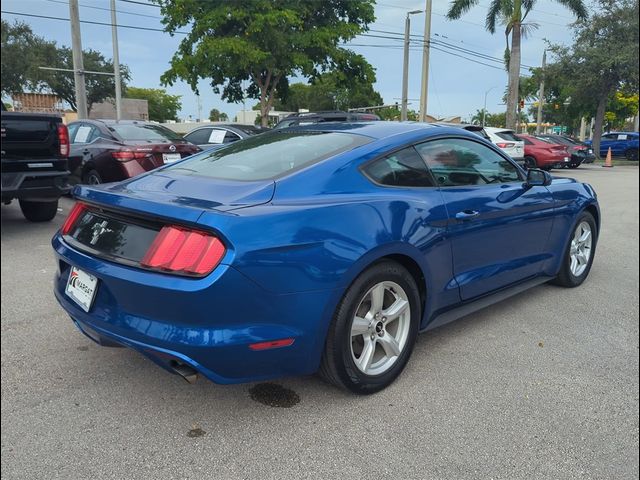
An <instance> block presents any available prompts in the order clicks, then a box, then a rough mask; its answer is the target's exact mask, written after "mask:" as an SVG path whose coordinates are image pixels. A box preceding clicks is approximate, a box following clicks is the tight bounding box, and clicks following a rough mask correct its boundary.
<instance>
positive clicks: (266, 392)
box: [249, 383, 300, 408]
mask: <svg viewBox="0 0 640 480" xmlns="http://www.w3.org/2000/svg"><path fill="white" fill-rule="evenodd" d="M249 395H251V398H252V400H255V401H256V402H259V403H262V404H264V405H267V406H269V407H278V408H291V407H293V406H294V405H296V404H297V403H300V396H299V395H298V394H297V393H296V392H294V391H293V390H291V389H289V388H285V387H283V386H282V385H278V384H276V383H259V384H257V385H254V386H253V387H251V388H250V389H249Z"/></svg>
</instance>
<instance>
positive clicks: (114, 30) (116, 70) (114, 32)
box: [111, 0, 122, 121]
mask: <svg viewBox="0 0 640 480" xmlns="http://www.w3.org/2000/svg"><path fill="white" fill-rule="evenodd" d="M111 41H112V42H113V74H114V80H115V82H116V121H120V119H121V118H122V85H121V84H120V54H119V53H118V26H117V20H116V0H111Z"/></svg>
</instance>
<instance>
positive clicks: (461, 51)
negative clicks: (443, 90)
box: [359, 33, 535, 70]
mask: <svg viewBox="0 0 640 480" xmlns="http://www.w3.org/2000/svg"><path fill="white" fill-rule="evenodd" d="M359 36H362V37H373V38H384V39H388V40H402V39H401V38H397V37H389V36H383V35H373V34H366V33H363V34H360V35H359ZM412 44H413V45H422V44H424V41H423V40H422V41H418V40H412ZM429 44H430V45H431V48H436V47H435V46H436V45H437V46H439V47H440V48H436V50H439V51H441V52H444V53H449V54H450V55H453V56H456V57H460V58H464V59H467V60H470V61H473V62H474V63H479V64H480V65H485V66H488V67H492V68H496V69H498V70H503V69H504V67H502V66H500V67H498V66H495V65H489V64H486V63H484V62H481V61H478V60H473V59H470V58H468V57H465V56H463V55H462V54H465V55H470V56H472V57H475V58H479V59H481V60H485V61H491V62H495V63H499V64H501V65H504V60H503V59H499V58H497V57H490V56H488V55H484V54H480V53H478V52H474V51H473V50H468V49H462V48H461V47H457V46H455V45H450V44H447V43H446V42H441V41H439V40H434V39H431V40H430V42H429ZM385 47H387V46H385ZM387 48H388V47H387ZM392 48H395V47H392ZM444 49H449V50H453V51H455V52H458V53H457V54H454V53H453V52H451V51H449V50H444ZM529 68H535V67H531V66H529V65H521V66H520V69H521V70H528V69H529Z"/></svg>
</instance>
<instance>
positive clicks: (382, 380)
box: [318, 261, 421, 394]
mask: <svg viewBox="0 0 640 480" xmlns="http://www.w3.org/2000/svg"><path fill="white" fill-rule="evenodd" d="M420 305H421V304H420V292H419V291H418V287H417V286H416V282H415V280H414V279H413V277H412V276H411V274H410V273H409V272H408V271H407V270H406V269H405V268H404V267H403V266H402V265H400V264H398V263H396V262H392V261H382V262H380V263H377V264H374V265H373V266H371V267H370V268H368V269H367V270H365V271H364V272H362V273H361V274H360V276H359V277H358V278H356V280H355V281H354V282H353V283H352V284H351V286H350V287H349V288H348V289H347V291H346V293H345V294H344V297H342V300H341V301H340V303H339V304H338V307H337V308H336V311H335V313H334V316H333V321H332V322H331V325H330V326H329V331H328V333H327V339H326V343H325V348H324V353H323V355H322V361H321V364H320V370H319V372H318V373H319V374H320V376H322V377H323V378H324V379H325V380H326V381H328V382H330V383H332V384H334V385H336V386H338V387H340V388H344V389H346V390H349V391H351V392H353V393H357V394H371V393H375V392H378V391H380V390H382V389H383V388H385V387H387V386H388V385H390V384H391V383H392V382H393V381H394V380H395V379H396V378H397V377H398V375H400V373H401V372H402V370H403V369H404V367H405V365H406V364H407V361H408V360H409V357H410V356H411V352H412V351H413V346H414V344H415V340H416V336H417V334H418V328H419V324H420V317H421V312H420V310H421V307H420Z"/></svg>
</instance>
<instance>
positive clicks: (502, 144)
mask: <svg viewBox="0 0 640 480" xmlns="http://www.w3.org/2000/svg"><path fill="white" fill-rule="evenodd" d="M496 145H497V146H498V147H500V148H511V147H515V145H516V144H515V143H510V142H502V143H496Z"/></svg>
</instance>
